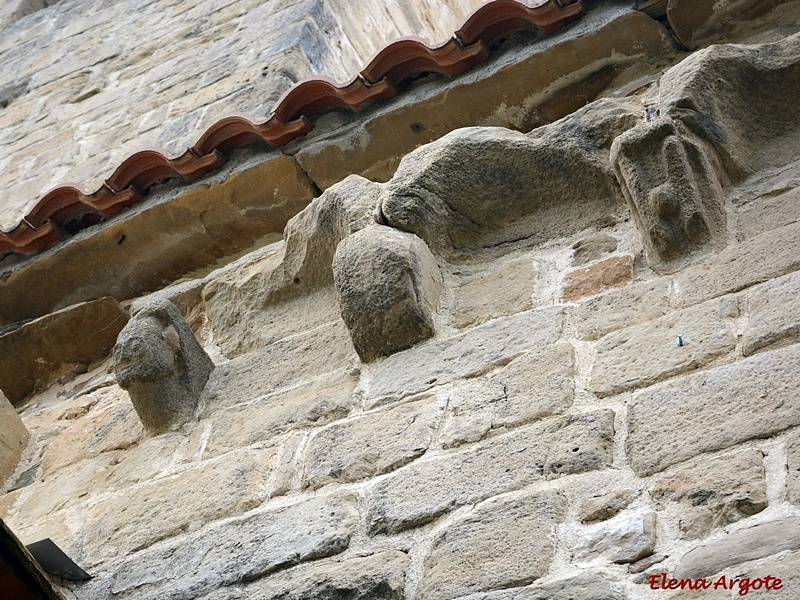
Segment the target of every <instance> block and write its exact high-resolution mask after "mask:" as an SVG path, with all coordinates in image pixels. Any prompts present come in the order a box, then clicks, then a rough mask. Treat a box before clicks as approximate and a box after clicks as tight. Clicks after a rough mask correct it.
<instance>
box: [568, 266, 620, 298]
mask: <svg viewBox="0 0 800 600" xmlns="http://www.w3.org/2000/svg"><path fill="white" fill-rule="evenodd" d="M632 279H633V257H632V256H618V257H614V258H609V259H607V260H604V261H603V262H600V263H597V264H596V265H592V266H590V267H583V268H581V269H576V270H575V271H570V272H569V273H567V276H566V277H565V282H564V292H563V294H562V298H563V300H564V302H575V301H576V300H578V299H580V298H583V297H584V296H594V295H595V294H599V293H600V292H604V291H606V290H610V289H613V288H619V287H624V286H626V285H628V284H629V283H630V282H631V280H632Z"/></svg>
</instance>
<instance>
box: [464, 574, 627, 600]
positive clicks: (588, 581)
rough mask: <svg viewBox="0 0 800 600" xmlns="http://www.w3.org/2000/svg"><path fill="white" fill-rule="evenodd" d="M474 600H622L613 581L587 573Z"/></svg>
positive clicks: (620, 592) (493, 593)
mask: <svg viewBox="0 0 800 600" xmlns="http://www.w3.org/2000/svg"><path fill="white" fill-rule="evenodd" d="M471 598H474V600H623V598H624V595H623V592H622V590H620V589H619V586H616V585H615V584H614V581H613V580H611V579H609V578H607V577H604V576H603V575H600V574H596V573H587V574H583V575H577V576H575V577H569V578H567V579H559V580H557V581H551V582H547V583H543V582H536V583H534V584H533V585H532V586H530V587H524V588H514V589H511V590H501V591H497V592H490V593H488V594H480V595H476V596H471Z"/></svg>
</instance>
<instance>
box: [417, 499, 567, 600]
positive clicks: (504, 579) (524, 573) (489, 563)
mask: <svg viewBox="0 0 800 600" xmlns="http://www.w3.org/2000/svg"><path fill="white" fill-rule="evenodd" d="M566 513H567V499H566V497H565V496H564V495H562V494H561V493H560V492H556V491H552V490H548V491H544V492H533V493H527V494H524V495H520V496H517V497H514V498H503V499H497V500H493V501H491V502H488V503H486V504H484V505H482V506H480V507H479V508H478V509H476V510H475V511H474V512H473V513H472V514H471V515H469V516H468V517H467V518H465V519H463V520H462V521H459V522H457V523H455V524H453V525H452V526H451V527H448V528H447V529H445V530H444V531H442V532H440V533H439V534H438V535H437V536H436V537H435V538H434V540H433V544H432V546H431V550H430V554H429V555H428V556H427V558H426V559H425V566H424V572H423V575H422V582H421V584H420V588H421V590H420V594H419V597H420V599H421V600H449V599H450V598H457V597H460V596H465V595H467V594H470V593H474V592H482V591H488V590H494V589H500V588H507V587H515V586H522V585H527V584H529V583H531V582H533V581H535V580H536V579H539V578H540V577H542V576H543V575H545V574H546V573H547V569H548V568H549V567H550V562H551V560H552V558H553V554H554V553H555V544H554V539H553V537H552V535H551V534H552V532H553V529H554V527H555V526H556V525H557V524H558V523H559V522H561V521H563V519H564V518H565V517H566Z"/></svg>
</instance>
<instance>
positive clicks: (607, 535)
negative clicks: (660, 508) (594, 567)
mask: <svg viewBox="0 0 800 600" xmlns="http://www.w3.org/2000/svg"><path fill="white" fill-rule="evenodd" d="M655 545H656V514H655V513H652V512H648V513H638V514H633V515H629V514H621V515H618V516H617V517H615V518H613V519H611V520H610V521H606V522H605V523H603V524H602V525H599V526H597V527H596V528H595V529H593V530H592V531H590V532H588V533H586V534H585V535H584V536H583V537H582V538H581V539H580V540H578V543H577V544H576V545H575V550H574V552H573V555H574V557H575V559H576V560H577V561H579V562H590V561H595V560H597V559H608V560H610V561H612V562H615V563H620V564H624V563H632V562H636V561H637V560H639V559H642V558H644V557H645V556H649V555H650V554H652V553H653V548H655Z"/></svg>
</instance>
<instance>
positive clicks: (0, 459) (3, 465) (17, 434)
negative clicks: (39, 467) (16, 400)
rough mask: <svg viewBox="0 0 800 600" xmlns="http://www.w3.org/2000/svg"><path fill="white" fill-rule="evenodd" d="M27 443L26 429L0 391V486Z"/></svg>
mask: <svg viewBox="0 0 800 600" xmlns="http://www.w3.org/2000/svg"><path fill="white" fill-rule="evenodd" d="M27 443H28V430H27V429H25V425H24V424H23V423H22V421H21V420H20V418H19V415H18V414H17V411H16V410H14V407H13V406H11V403H10V402H9V401H8V399H7V398H6V397H5V396H4V395H3V392H0V487H2V485H3V482H4V481H5V480H6V479H8V478H9V477H10V476H11V474H12V473H13V472H14V469H16V467H17V463H18V462H19V459H20V457H21V456H22V451H23V450H25V445H26V444H27Z"/></svg>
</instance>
